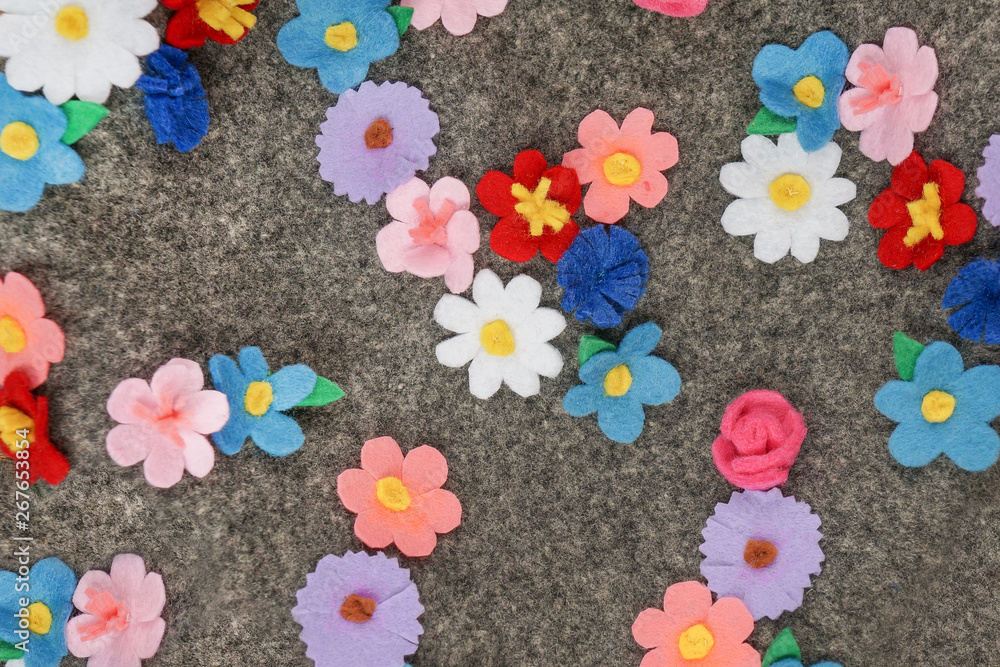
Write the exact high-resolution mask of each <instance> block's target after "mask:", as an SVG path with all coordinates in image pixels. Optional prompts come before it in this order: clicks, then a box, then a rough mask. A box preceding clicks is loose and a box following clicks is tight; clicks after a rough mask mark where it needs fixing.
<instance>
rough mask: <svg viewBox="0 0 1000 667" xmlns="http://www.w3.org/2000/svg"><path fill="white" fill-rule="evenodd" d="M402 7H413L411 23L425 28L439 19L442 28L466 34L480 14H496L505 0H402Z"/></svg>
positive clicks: (419, 27) (470, 30)
mask: <svg viewBox="0 0 1000 667" xmlns="http://www.w3.org/2000/svg"><path fill="white" fill-rule="evenodd" d="M400 4H402V6H403V7H412V8H413V22H412V25H413V27H414V28H416V29H417V30H426V29H427V28H429V27H431V26H432V25H434V24H435V23H437V21H438V19H441V25H442V26H444V29H445V30H447V31H448V32H450V33H451V34H453V35H456V36H461V35H468V34H469V33H470V32H472V29H473V28H475V27H476V20H477V19H478V18H479V17H480V16H498V15H499V14H500V13H501V12H502V11H503V10H504V9H505V8H506V7H507V0H403V1H402V3H400Z"/></svg>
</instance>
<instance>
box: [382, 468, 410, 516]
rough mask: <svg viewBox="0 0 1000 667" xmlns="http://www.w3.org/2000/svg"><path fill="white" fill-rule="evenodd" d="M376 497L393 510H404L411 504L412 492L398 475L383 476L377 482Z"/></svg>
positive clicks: (384, 505)
mask: <svg viewBox="0 0 1000 667" xmlns="http://www.w3.org/2000/svg"><path fill="white" fill-rule="evenodd" d="M375 497H376V498H378V501H379V502H380V503H382V506H383V507H385V508H386V509H388V510H392V511H393V512H402V511H403V510H405V509H406V508H407V507H409V506H410V492H409V491H408V490H407V488H406V486H405V485H404V484H403V482H402V480H401V479H399V478H398V477H383V478H382V479H380V480H379V481H377V482H375Z"/></svg>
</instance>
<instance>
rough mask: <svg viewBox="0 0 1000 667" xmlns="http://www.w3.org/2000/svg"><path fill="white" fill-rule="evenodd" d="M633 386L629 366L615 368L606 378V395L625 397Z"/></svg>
mask: <svg viewBox="0 0 1000 667" xmlns="http://www.w3.org/2000/svg"><path fill="white" fill-rule="evenodd" d="M631 386H632V373H630V372H629V370H628V366H626V365H625V364H622V365H620V366H615V367H614V368H612V369H611V370H610V371H608V374H607V375H605V376H604V393H605V394H607V395H608V396H624V395H625V394H626V392H628V389H629V387H631Z"/></svg>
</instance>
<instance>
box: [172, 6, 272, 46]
mask: <svg viewBox="0 0 1000 667" xmlns="http://www.w3.org/2000/svg"><path fill="white" fill-rule="evenodd" d="M161 1H162V2H163V6H164V7H167V8H168V9H172V10H174V12H176V13H175V14H174V15H173V16H171V17H170V21H168V22H167V32H166V35H165V37H164V40H165V41H166V42H167V44H169V45H170V46H174V47H177V48H178V49H193V48H195V47H198V46H204V45H205V40H206V39H210V40H212V41H213V42H216V43H218V44H235V43H236V42H238V41H240V40H241V39H243V38H244V37H246V36H247V33H248V32H250V30H251V29H252V28H253V27H254V25H256V23H257V17H256V16H254V15H253V14H251V13H250V12H252V11H253V10H254V9H256V8H257V3H258V2H259V0H161Z"/></svg>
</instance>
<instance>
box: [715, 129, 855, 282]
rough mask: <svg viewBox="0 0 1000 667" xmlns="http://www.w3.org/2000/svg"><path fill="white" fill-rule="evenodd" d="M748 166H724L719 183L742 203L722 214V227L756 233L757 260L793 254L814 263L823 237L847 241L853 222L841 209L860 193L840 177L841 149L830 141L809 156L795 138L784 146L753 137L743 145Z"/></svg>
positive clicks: (787, 137)
mask: <svg viewBox="0 0 1000 667" xmlns="http://www.w3.org/2000/svg"><path fill="white" fill-rule="evenodd" d="M740 150H741V151H742V153H743V159H744V160H745V162H732V163H730V164H726V165H723V167H722V171H721V173H720V174H719V182H721V183H722V187H724V188H725V189H726V190H727V191H728V192H729V193H730V194H734V195H736V196H737V197H740V199H737V200H736V201H734V202H732V203H731V204H729V206H728V207H727V208H726V211H725V213H723V214H722V228H723V229H725V230H726V231H727V232H728V233H730V234H732V235H734V236H744V235H747V234H756V238H755V239H754V244H753V254H754V257H756V258H757V259H759V260H761V261H762V262H767V263H768V264H773V263H774V262H777V261H778V260H779V259H781V258H782V257H784V256H785V255H786V254H788V252H789V250H791V253H792V256H793V257H795V258H796V259H798V260H799V261H800V262H804V263H805V262H811V261H813V260H814V259H816V255H817V253H818V252H819V241H820V239H826V240H828V241H843V240H844V239H845V238H847V231H848V228H849V227H850V223H849V222H848V220H847V216H846V215H844V213H843V211H841V210H840V209H838V208H837V207H838V206H840V205H842V204H846V203H847V202H849V201H851V200H852V199H854V197H855V196H856V194H857V189H856V188H855V186H854V183H852V182H851V181H849V180H847V179H846V178H834V177H833V175H834V174H835V173H836V172H837V167H839V166H840V156H841V150H840V146H838V145H837V144H835V143H832V142H831V143H829V144H827V145H826V146H825V147H823V148H822V149H820V150H817V151H814V152H812V153H806V152H805V151H804V150H802V147H801V146H800V145H799V141H798V139H796V136H795V135H794V134H782V135H781V136H779V137H778V145H777V146H775V145H774V144H773V143H771V140H770V139H767V138H766V137H762V136H759V135H751V136H749V137H747V138H746V139H744V140H743V143H742V144H741V145H740Z"/></svg>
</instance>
